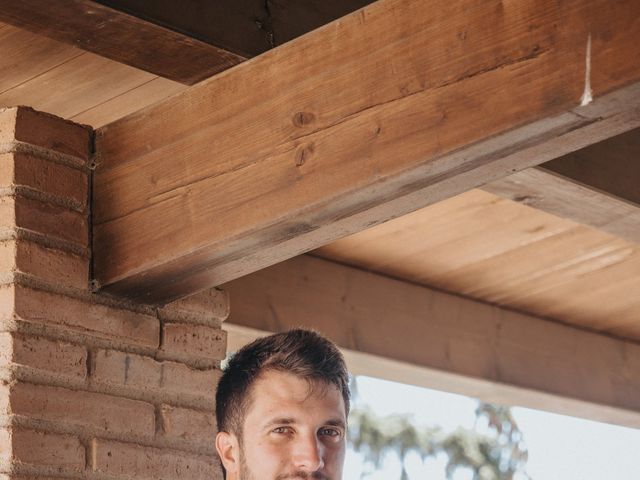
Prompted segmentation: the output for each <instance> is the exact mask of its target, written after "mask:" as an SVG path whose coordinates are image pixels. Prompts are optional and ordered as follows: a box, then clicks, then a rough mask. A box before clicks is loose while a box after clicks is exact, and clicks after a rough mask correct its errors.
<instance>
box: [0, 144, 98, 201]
mask: <svg viewBox="0 0 640 480" xmlns="http://www.w3.org/2000/svg"><path fill="white" fill-rule="evenodd" d="M12 185H13V186H23V187H29V188H30V189H32V190H36V191H38V192H42V193H45V194H50V195H55V196H57V197H60V198H61V199H66V200H67V201H69V202H71V203H73V204H75V205H76V208H79V209H84V208H85V207H86V206H87V201H88V196H89V179H88V175H87V173H86V172H84V171H82V170H80V169H79V168H74V167H70V166H68V165H63V164H61V163H57V162H54V161H51V160H46V159H43V158H39V157H37V156H35V155H31V154H27V153H21V152H17V153H6V154H2V155H0V186H4V187H8V186H12Z"/></svg>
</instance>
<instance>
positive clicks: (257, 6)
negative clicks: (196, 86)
mask: <svg viewBox="0 0 640 480" xmlns="http://www.w3.org/2000/svg"><path fill="white" fill-rule="evenodd" d="M98 1H99V2H100V3H103V4H105V5H108V6H111V7H112V8H115V9H118V10H121V11H124V12H129V13H131V14H133V15H135V16H136V17H139V18H144V19H147V20H149V21H151V22H153V23H157V24H159V25H164V26H166V27H168V28H171V29H172V30H176V31H179V32H183V33H185V34H186V35H189V36H191V37H194V38H198V39H200V40H202V41H204V42H207V43H210V44H212V45H218V46H220V47H222V48H225V49H227V50H229V51H231V52H235V53H237V54H239V55H242V56H244V57H254V56H256V55H259V54H261V53H264V52H266V51H267V50H269V49H271V48H273V47H276V46H278V45H282V44H283V43H285V42H288V41H289V40H292V39H294V38H296V37H299V36H300V35H303V34H305V33H307V32H309V31H311V30H313V29H315V28H318V27H320V26H322V25H324V24H326V23H329V22H331V21H332V20H335V19H337V18H340V17H342V16H344V15H347V14H348V13H351V12H353V11H355V10H357V9H359V8H361V7H364V6H365V5H368V4H369V3H371V2H372V1H373V0H278V1H271V0H215V1H211V0H180V1H179V2H176V1H175V0H154V1H153V2H150V1H148V0H98Z"/></svg>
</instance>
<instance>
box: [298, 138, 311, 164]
mask: <svg viewBox="0 0 640 480" xmlns="http://www.w3.org/2000/svg"><path fill="white" fill-rule="evenodd" d="M314 149H315V147H314V146H313V143H310V144H308V145H303V146H300V147H298V149H297V150H296V166H297V167H301V166H302V165H304V163H305V162H306V161H307V159H308V158H310V157H311V155H313V151H314Z"/></svg>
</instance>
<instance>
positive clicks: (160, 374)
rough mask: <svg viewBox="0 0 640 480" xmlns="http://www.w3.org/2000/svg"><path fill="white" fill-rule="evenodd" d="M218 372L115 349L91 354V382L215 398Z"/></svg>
mask: <svg viewBox="0 0 640 480" xmlns="http://www.w3.org/2000/svg"><path fill="white" fill-rule="evenodd" d="M220 374H221V372H220V370H217V369H211V370H196V369H193V368H190V367H188V366H186V365H183V364H181V363H177V362H168V361H165V362H158V361H156V360H154V359H152V358H150V357H145V356H143V355H135V354H131V353H124V352H118V351H115V350H98V351H96V352H95V354H94V358H93V369H92V380H94V381H97V382H102V383H109V384H113V385H125V386H131V387H136V388H142V389H158V390H162V391H166V392H173V393H177V394H191V395H198V396H205V397H209V398H211V400H212V402H213V399H214V398H215V391H216V385H217V384H218V379H219V378H220Z"/></svg>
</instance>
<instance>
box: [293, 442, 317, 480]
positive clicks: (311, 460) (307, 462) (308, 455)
mask: <svg viewBox="0 0 640 480" xmlns="http://www.w3.org/2000/svg"><path fill="white" fill-rule="evenodd" d="M297 440H298V441H297V442H296V445H295V448H294V452H293V463H294V465H295V467H296V469H297V470H300V471H303V472H306V473H311V472H317V471H319V470H321V469H322V468H323V467H324V446H323V445H322V442H321V441H320V440H319V439H318V438H317V437H316V436H315V435H308V436H304V437H303V436H300V437H298V439H297Z"/></svg>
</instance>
